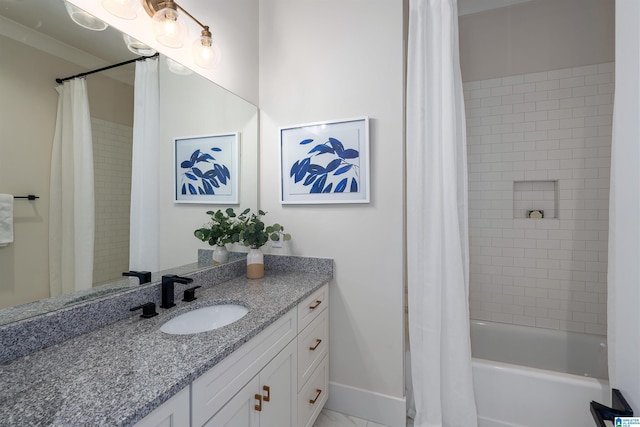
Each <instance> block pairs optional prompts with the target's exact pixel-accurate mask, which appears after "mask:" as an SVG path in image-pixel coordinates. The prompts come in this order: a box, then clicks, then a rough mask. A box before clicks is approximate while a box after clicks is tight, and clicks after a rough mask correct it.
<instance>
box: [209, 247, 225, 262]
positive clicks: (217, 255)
mask: <svg viewBox="0 0 640 427" xmlns="http://www.w3.org/2000/svg"><path fill="white" fill-rule="evenodd" d="M227 261H229V251H228V250H227V247H226V246H225V245H215V246H214V247H213V255H212V256H211V263H212V264H213V265H218V264H221V263H223V262H227Z"/></svg>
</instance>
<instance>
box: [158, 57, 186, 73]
mask: <svg viewBox="0 0 640 427" xmlns="http://www.w3.org/2000/svg"><path fill="white" fill-rule="evenodd" d="M165 58H166V61H167V67H168V68H169V71H171V72H172V73H173V74H178V75H180V76H188V75H189V74H192V73H193V71H191V70H190V69H188V68H187V67H185V66H184V65H182V64H181V63H179V62H177V61H174V60H173V59H171V58H169V57H168V56H165Z"/></svg>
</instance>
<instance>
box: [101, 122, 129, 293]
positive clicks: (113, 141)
mask: <svg viewBox="0 0 640 427" xmlns="http://www.w3.org/2000/svg"><path fill="white" fill-rule="evenodd" d="M91 130H92V136H93V163H94V174H95V177H94V180H95V184H94V187H95V199H96V233H95V249H94V263H93V265H94V267H93V283H94V285H97V284H100V283H104V282H110V281H113V280H114V279H121V278H122V272H123V271H127V270H129V209H130V206H131V147H132V140H133V128H132V127H131V126H125V125H121V124H117V123H112V122H108V121H105V120H101V119H97V118H91Z"/></svg>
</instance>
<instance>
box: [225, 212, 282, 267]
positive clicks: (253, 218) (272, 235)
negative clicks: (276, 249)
mask: <svg viewBox="0 0 640 427" xmlns="http://www.w3.org/2000/svg"><path fill="white" fill-rule="evenodd" d="M264 215H266V212H263V211H261V210H258V214H257V215H256V214H254V213H250V210H249V209H245V210H244V211H243V212H242V213H241V214H240V215H239V216H238V221H239V222H240V223H241V224H242V225H241V227H240V228H241V231H240V241H241V242H242V243H243V244H244V245H245V246H249V248H250V249H249V253H248V254H247V277H248V278H249V279H260V278H262V277H264V255H263V253H262V250H261V249H260V248H261V247H262V246H264V245H265V244H266V243H267V242H268V241H269V239H271V240H273V241H278V240H280V239H283V240H291V235H290V234H287V233H284V227H283V226H281V225H280V224H274V225H270V226H266V225H265V223H264V222H263V221H262V216H264Z"/></svg>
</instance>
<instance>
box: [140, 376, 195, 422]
mask: <svg viewBox="0 0 640 427" xmlns="http://www.w3.org/2000/svg"><path fill="white" fill-rule="evenodd" d="M188 425H189V386H187V387H185V388H183V389H182V390H181V391H179V392H178V393H177V394H176V395H175V396H173V397H172V398H171V399H169V400H167V401H166V402H165V403H163V404H162V405H161V406H159V407H157V408H156V409H155V410H154V411H153V412H151V413H150V414H149V415H147V416H146V417H144V418H143V419H141V420H140V421H138V423H136V425H135V427H184V426H188Z"/></svg>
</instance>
